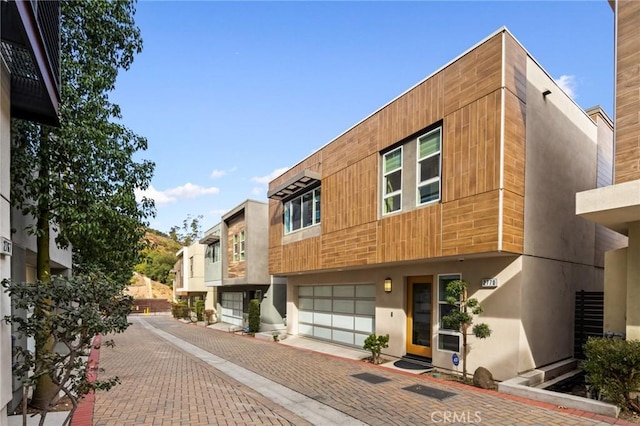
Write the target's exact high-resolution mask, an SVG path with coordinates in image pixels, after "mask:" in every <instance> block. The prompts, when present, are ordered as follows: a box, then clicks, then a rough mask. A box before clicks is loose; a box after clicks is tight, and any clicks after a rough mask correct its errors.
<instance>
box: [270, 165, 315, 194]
mask: <svg viewBox="0 0 640 426" xmlns="http://www.w3.org/2000/svg"><path fill="white" fill-rule="evenodd" d="M320 177H321V176H320V173H318V172H314V171H312V170H305V171H303V172H302V173H298V174H297V175H295V176H293V177H291V178H289V179H287V180H286V181H285V182H284V183H283V184H281V185H278V186H277V187H276V188H274V189H272V190H271V191H269V192H268V193H267V198H270V199H272V200H278V201H282V200H285V199H288V198H292V197H295V196H296V195H298V194H300V193H302V192H305V190H307V189H311V188H312V187H314V186H316V185H317V184H319V183H320Z"/></svg>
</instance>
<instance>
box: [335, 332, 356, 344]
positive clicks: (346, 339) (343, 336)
mask: <svg viewBox="0 0 640 426" xmlns="http://www.w3.org/2000/svg"><path fill="white" fill-rule="evenodd" d="M353 334H354V333H353V331H343V330H333V339H332V340H333V341H334V342H338V343H344V344H347V345H353V344H354V343H353V342H354V338H353V337H354V336H353Z"/></svg>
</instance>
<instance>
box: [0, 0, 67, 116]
mask: <svg viewBox="0 0 640 426" xmlns="http://www.w3.org/2000/svg"><path fill="white" fill-rule="evenodd" d="M0 7H1V8H2V9H1V11H0V15H1V16H2V22H1V28H2V31H1V34H2V42H1V44H0V53H1V54H2V58H3V59H4V62H5V63H6V64H7V67H8V68H9V71H10V73H11V115H12V116H13V117H16V118H23V119H27V120H32V121H37V122H40V123H44V124H50V125H58V124H59V118H58V105H59V103H60V1H58V0H45V1H35V0H9V1H2V2H0Z"/></svg>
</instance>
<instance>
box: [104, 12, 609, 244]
mask: <svg viewBox="0 0 640 426" xmlns="http://www.w3.org/2000/svg"><path fill="white" fill-rule="evenodd" d="M136 22H137V24H138V26H139V27H140V29H141V32H142V37H143V40H144V48H143V51H142V53H140V54H139V55H138V56H137V57H136V59H135V61H134V63H133V66H132V67H131V69H130V70H129V71H127V72H123V73H121V75H120V76H119V78H118V82H117V85H116V90H115V92H114V93H112V96H111V99H112V101H114V102H115V103H117V104H119V105H120V106H121V108H122V113H123V123H124V124H125V125H126V126H128V127H129V128H131V129H132V130H133V131H135V132H136V133H138V134H140V135H142V136H145V137H146V138H147V139H148V141H149V149H148V150H147V151H145V152H143V153H140V155H139V156H138V158H145V159H149V160H152V161H154V162H155V163H156V170H155V176H154V178H153V180H152V182H151V188H150V189H149V191H147V196H150V197H152V198H154V199H155V200H156V209H157V216H156V218H154V219H151V223H150V224H151V227H152V228H155V229H158V230H160V231H163V232H168V230H169V229H170V228H171V227H172V226H174V225H178V226H179V225H181V224H182V221H183V220H184V219H185V218H187V216H188V215H191V216H192V217H196V216H198V215H202V216H204V218H203V220H202V221H201V224H202V230H203V231H204V230H206V229H207V228H209V227H211V226H213V225H215V224H216V223H218V222H219V221H220V216H221V214H223V213H224V212H226V211H228V210H230V209H232V208H233V207H235V206H237V205H238V204H240V203H241V202H243V201H244V200H246V199H247V198H251V199H255V200H260V201H266V200H267V198H266V192H267V184H268V182H269V181H270V180H271V179H272V178H273V177H275V176H277V175H278V174H280V173H281V172H282V171H283V170H284V169H286V168H289V167H291V166H293V165H295V164H296V163H297V162H299V161H300V160H302V159H304V158H305V157H306V156H308V155H309V154H310V153H312V152H313V151H315V150H317V149H318V148H320V147H321V146H323V145H325V144H326V143H327V142H329V141H330V140H332V139H333V138H335V137H336V136H338V135H339V134H341V133H342V132H344V131H345V130H347V129H348V128H350V127H351V126H353V125H354V124H356V123H357V122H359V121H360V120H362V119H363V118H365V117H366V116H368V115H369V114H371V113H372V112H374V111H375V110H377V109H378V108H380V107H381V106H383V105H385V104H386V103H388V102H389V101H391V100H392V99H394V98H395V97H396V96H398V95H400V94H401V93H402V92H404V91H405V90H407V89H409V88H410V87H412V86H413V85H415V84H416V83H418V82H419V81H421V80H422V79H424V78H425V77H427V76H429V75H430V74H432V73H433V72H434V71H436V70H437V69H439V68H441V67H442V66H443V65H445V64H446V63H448V62H450V61H451V60H452V59H454V58H456V57H457V56H459V55H460V54H462V53H463V52H464V51H466V50H467V49H468V48H470V47H472V46H473V45H475V44H476V43H478V42H479V41H481V40H482V39H484V38H486V37H487V36H489V35H490V34H491V33H493V32H495V31H496V30H497V29H499V28H500V27H501V26H506V27H507V28H508V29H509V30H510V31H511V32H512V33H513V35H514V36H515V37H516V38H517V39H518V40H519V41H520V42H521V43H522V44H523V45H524V47H525V48H526V49H527V50H528V51H529V53H530V54H531V55H532V56H533V57H534V58H535V59H536V60H537V61H538V62H539V63H540V64H541V65H542V67H543V68H544V69H545V70H546V71H547V72H548V73H549V74H550V75H551V76H552V77H553V78H554V79H556V80H557V81H558V82H559V84H561V85H562V86H563V87H564V88H565V90H566V91H567V92H568V93H569V94H570V95H572V96H573V98H574V99H575V101H576V102H577V103H578V105H580V106H581V107H583V108H589V107H592V106H595V105H600V106H602V107H603V108H604V110H605V111H606V112H607V113H608V114H609V115H610V116H612V117H613V13H612V11H611V8H610V7H609V4H608V2H607V1H606V0H594V1H565V2H563V1H536V2H524V1H497V2H486V1H471V2H460V1H447V2H436V1H410V2H380V1H371V2H367V1H352V2H341V1H324V2H306V1H288V2H271V1H260V2H246V1H233V2H222V1H150V0H142V1H140V2H139V3H138V5H137V14H136Z"/></svg>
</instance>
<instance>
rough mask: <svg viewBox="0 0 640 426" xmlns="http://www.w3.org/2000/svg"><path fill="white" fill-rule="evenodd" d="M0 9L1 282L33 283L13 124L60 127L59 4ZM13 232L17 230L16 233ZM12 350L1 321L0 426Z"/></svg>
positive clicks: (63, 260)
mask: <svg viewBox="0 0 640 426" xmlns="http://www.w3.org/2000/svg"><path fill="white" fill-rule="evenodd" d="M0 8H1V9H0V16H1V17H2V18H1V19H2V24H1V26H0V31H1V44H0V244H1V246H0V248H1V250H0V280H2V279H5V278H14V279H18V280H24V279H28V280H32V279H34V278H35V273H34V270H35V269H34V268H35V262H34V251H33V248H34V245H33V244H32V238H29V237H27V236H26V234H25V233H24V232H23V229H24V227H22V226H21V225H20V222H21V221H22V220H23V218H20V217H15V218H14V219H15V220H14V223H13V224H11V214H10V211H11V207H10V190H11V187H10V182H11V181H10V175H9V171H10V164H11V159H10V154H11V149H10V147H11V134H10V129H11V123H10V121H11V118H22V119H26V120H30V121H35V122H38V123H44V124H49V125H59V118H58V105H59V103H60V3H59V2H58V1H37V2H36V1H3V2H0ZM16 214H17V213H16V212H14V215H16ZM17 216H19V214H17ZM12 228H14V229H16V230H17V231H16V233H15V234H12V232H11V229H12ZM70 265H71V261H70V254H69V253H67V254H64V253H61V252H58V251H55V250H54V251H53V252H52V273H53V272H54V271H55V272H58V273H62V272H64V270H65V269H66V268H69V267H70ZM10 313H11V303H10V300H9V298H8V297H7V295H6V294H5V293H4V292H0V318H3V317H4V316H5V315H9V314H10ZM16 343H17V344H24V342H16ZM11 346H12V339H11V327H10V325H8V324H6V323H5V322H4V321H0V424H6V423H7V415H8V412H10V411H12V409H13V408H14V407H15V406H16V405H17V402H18V401H19V399H20V396H19V392H20V389H19V388H17V389H16V383H15V382H14V380H13V379H12V372H11V364H12V358H11ZM14 390H15V391H16V394H15V395H14V392H13V391H14ZM14 396H16V398H13V397H14ZM12 398H13V401H12Z"/></svg>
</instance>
